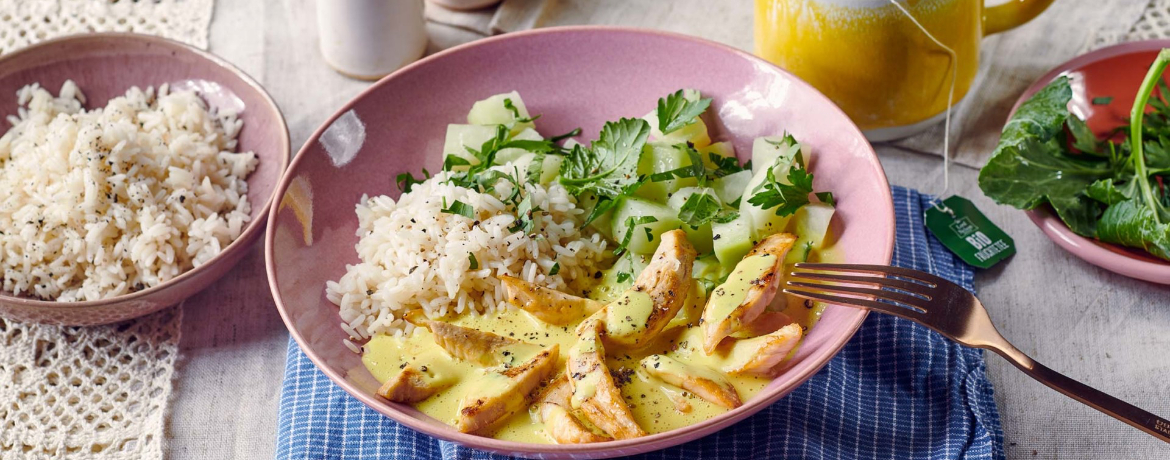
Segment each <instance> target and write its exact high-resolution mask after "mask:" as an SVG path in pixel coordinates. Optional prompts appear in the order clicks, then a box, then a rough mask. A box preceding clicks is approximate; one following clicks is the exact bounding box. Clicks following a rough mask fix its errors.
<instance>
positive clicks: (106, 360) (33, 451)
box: [0, 0, 213, 460]
mask: <svg viewBox="0 0 1170 460" xmlns="http://www.w3.org/2000/svg"><path fill="white" fill-rule="evenodd" d="M212 7H213V0H149V1H131V0H0V53H8V52H11V51H15V50H17V49H20V48H22V47H25V46H28V45H30V44H32V43H36V42H39V41H43V40H48V39H52V38H55V37H60V36H64V35H71V34H77V33H85V32H109V31H115V32H138V33H145V34H152V35H160V36H163V37H167V38H171V39H174V40H179V41H182V42H186V43H190V44H192V45H195V46H198V47H200V48H206V47H207V32H208V26H209V25H210V22H211V12H212ZM12 90H13V91H15V89H12ZM5 129H7V127H5ZM181 321H182V309H181V308H180V307H176V308H170V309H167V310H165V311H162V312H159V313H155V314H153V315H150V316H147V317H144V318H140V319H137V320H134V321H129V322H125V323H121V324H115V325H109V326H100V327H88V328H79V327H52V326H42V325H39V324H26V323H19V322H15V321H10V320H4V319H0V459H3V460H8V459H37V458H54V459H82V458H84V459H157V458H162V456H163V450H164V449H163V443H164V441H165V432H164V430H165V426H166V408H167V404H168V401H169V400H170V396H171V389H172V383H171V378H172V376H173V374H174V370H175V359H176V357H177V355H178V348H179V330H180V328H179V326H180V323H181Z"/></svg>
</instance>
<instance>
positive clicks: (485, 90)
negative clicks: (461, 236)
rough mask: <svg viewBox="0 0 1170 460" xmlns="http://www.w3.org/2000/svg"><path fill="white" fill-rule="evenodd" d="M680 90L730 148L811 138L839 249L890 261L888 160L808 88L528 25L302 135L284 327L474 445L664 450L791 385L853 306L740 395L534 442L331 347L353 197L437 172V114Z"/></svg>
mask: <svg viewBox="0 0 1170 460" xmlns="http://www.w3.org/2000/svg"><path fill="white" fill-rule="evenodd" d="M679 88H696V89H699V90H700V91H702V92H703V94H704V95H706V96H709V97H712V98H714V103H713V105H712V111H711V112H712V113H713V114H714V115H715V116H714V117H712V118H713V119H714V120H715V123H713V126H712V129H713V130H714V131H715V133H716V135H717V137H718V138H721V139H726V140H730V141H732V142H734V143H735V147H736V149H737V151H739V152H744V153H746V152H750V151H751V150H750V148H751V143H752V140H753V139H754V138H755V137H757V136H762V135H774V134H777V133H781V132H784V131H785V130H787V131H788V132H791V133H792V134H793V135H795V136H796V137H797V138H798V139H800V140H801V141H803V142H806V143H808V144H809V145H810V146H811V148H812V150H813V152H814V153H813V163H812V165H811V166H810V167H811V169H812V171H813V172H814V173H815V174H816V184H815V185H816V187H817V188H818V189H821V190H832V191H833V192H834V193H835V194H836V196H837V197H838V200H839V203H840V205H839V207H838V214H837V216H838V219H837V224H839V227H838V233H837V234H838V235H840V239H839V241H840V245H841V247H843V248H844V251H845V255H846V259H847V260H848V262H851V263H871V264H886V263H889V261H890V257H891V254H892V251H893V241H894V216H893V203H892V202H891V198H890V189H889V185H888V184H887V182H886V177H885V174H884V173H883V171H882V168H881V165H880V164H879V163H878V160H877V157H876V156H875V155H874V152H873V149H872V148H871V147H870V145H869V143H868V142H866V140H865V137H864V136H862V134H861V131H859V130H858V129H857V127H856V126H854V125H853V123H852V122H850V121H849V118H847V117H846V116H845V114H844V113H842V112H841V111H840V110H839V109H838V108H837V107H836V106H834V105H833V104H832V103H831V102H829V100H828V99H827V98H825V97H824V96H823V95H821V94H820V93H818V92H817V91H816V90H814V89H813V88H812V87H811V86H809V85H807V84H806V83H804V82H802V81H800V80H798V79H797V78H796V77H794V76H792V75H791V74H788V73H787V72H784V71H783V70H780V69H778V68H776V67H775V66H773V65H771V64H769V63H767V62H765V61H763V60H761V59H758V58H756V57H754V56H752V55H750V54H747V53H744V52H742V51H739V50H736V49H733V48H729V47H726V46H723V45H719V44H715V43H711V42H707V41H703V40H699V39H695V38H690V37H685V36H680V35H673V34H667V33H660V32H648V31H640V30H632V29H622V28H608V27H570V28H553V29H540V30H535V31H529V32H521V33H514V34H508V35H503V36H499V37H493V38H489V39H486V40H480V41H477V42H475V43H472V44H468V45H464V46H461V47H458V48H454V49H451V50H448V51H445V52H442V53H439V54H436V55H434V56H431V57H429V58H427V59H424V60H422V61H419V62H418V63H415V64H413V65H411V66H409V67H406V68H404V69H402V70H399V71H398V72H395V73H394V74H392V75H390V76H388V77H386V78H384V79H383V80H381V81H380V82H378V83H377V84H375V85H374V86H373V87H371V88H370V89H369V90H367V91H366V92H365V93H363V94H361V95H360V96H358V97H357V98H356V99H354V100H353V101H350V102H349V103H348V104H346V105H345V106H344V107H342V108H341V109H340V110H339V111H338V113H337V114H335V115H334V116H333V117H331V118H330V119H329V120H328V121H326V122H325V124H324V125H323V126H322V127H321V128H320V129H318V130H317V132H316V133H314V134H313V136H312V137H311V138H309V140H308V142H307V143H306V144H305V146H304V147H303V148H302V149H301V152H300V153H299V154H298V155H297V157H296V160H295V161H293V164H292V166H291V168H290V169H289V172H288V174H287V175H286V176H285V178H284V179H283V180H282V181H281V185H280V187H279V189H278V190H279V192H278V193H279V196H280V197H281V199H280V200H279V202H280V203H281V204H275V205H274V206H275V207H274V208H273V211H272V214H271V215H270V216H269V225H268V233H267V237H266V238H267V239H266V241H265V255H266V256H267V267H268V279H269V283H270V285H271V286H272V294H273V297H275V299H276V305H277V308H278V309H279V310H280V313H281V315H282V316H283V317H284V321H285V324H286V325H287V326H288V329H289V331H290V332H291V333H292V336H293V337H294V338H295V339H296V341H297V343H299V344H300V346H301V348H302V349H303V350H304V351H305V353H306V354H307V355H308V356H309V358H310V359H312V361H313V363H315V364H316V365H317V367H319V368H320V369H321V370H322V371H324V372H325V373H326V374H327V375H328V376H329V378H330V379H332V380H333V381H334V382H335V383H337V385H339V386H341V387H342V388H344V389H345V391H347V392H349V393H350V394H351V395H353V396H354V397H356V398H358V399H359V400H361V401H362V402H364V403H365V404H366V405H368V406H370V407H372V408H374V409H375V410H377V411H379V412H381V413H383V414H385V415H386V416H388V417H390V418H392V419H394V420H395V421H398V422H400V423H402V424H405V425H407V426H409V427H411V428H413V429H415V430H418V431H421V432H423V433H426V434H429V435H431V436H434V437H437V438H441V439H446V440H449V441H455V442H458V443H461V444H464V445H467V446H471V447H475V448H478V449H483V450H489V451H494V452H501V453H507V454H513V455H523V456H530V457H544V458H562V457H563V458H569V457H572V458H584V457H608V456H617V455H630V454H635V453H639V452H646V451H650V450H655V449H661V448H665V447H669V446H673V445H676V444H680V443H683V442H686V441H690V440H693V439H696V438H699V437H702V436H705V435H707V434H710V433H713V432H715V431H716V430H719V429H722V428H725V427H727V426H729V425H731V424H733V423H735V422H736V421H738V420H741V419H743V418H745V417H747V416H749V415H751V414H753V413H755V412H757V411H759V410H760V409H763V408H764V407H766V406H767V405H768V404H771V403H773V402H775V401H776V400H777V399H779V398H781V397H783V396H784V395H786V394H788V393H789V392H791V391H792V390H793V389H794V388H796V387H797V386H799V385H800V384H801V383H803V382H804V381H805V380H807V379H808V378H809V377H811V376H812V375H813V374H814V373H816V372H817V370H819V369H820V368H821V367H822V366H823V365H824V364H825V363H826V362H827V361H828V360H829V359H830V358H832V357H833V355H834V354H836V353H837V351H838V350H839V349H840V348H841V347H842V346H843V345H844V344H845V342H846V341H848V340H849V338H850V337H851V336H852V335H853V332H854V331H855V330H856V329H857V327H858V326H859V325H860V324H861V322H862V320H863V319H864V318H865V312H864V311H862V310H857V309H851V308H844V307H829V308H827V309H826V310H825V313H824V316H823V318H822V319H821V321H820V323H819V324H818V325H817V327H815V328H813V329H812V331H811V333H810V334H809V335H808V337H807V339H806V340H805V342H804V344H803V345H802V346H801V347H800V350H799V352H798V353H797V354H796V356H795V358H794V359H793V360H792V361H791V363H790V364H789V368H788V370H787V372H785V373H784V374H783V375H781V376H780V377H778V378H777V379H776V380H775V381H773V382H772V383H771V384H770V385H768V387H767V388H765V389H764V390H763V391H762V392H761V394H759V395H758V396H756V397H755V398H753V399H751V400H750V401H747V403H746V404H745V405H744V406H742V407H740V408H738V409H735V410H732V411H729V412H727V413H725V414H722V415H720V416H718V417H715V418H712V419H710V420H707V421H705V422H702V423H699V424H696V425H692V426H689V427H686V428H682V429H678V430H674V431H670V432H667V433H661V434H656V435H653V436H647V437H643V438H638V439H631V440H624V441H612V442H605V443H599V444H588V445H543V444H526V443H518V442H509V441H500V440H496V439H491V438H485V437H480V436H473V435H469V434H463V433H459V432H457V431H455V430H454V429H452V428H451V427H449V426H447V425H445V424H443V423H441V422H439V421H437V420H434V419H432V418H430V417H428V416H426V415H424V414H422V413H420V412H418V411H416V410H414V409H413V408H411V407H410V406H406V405H401V404H394V403H389V402H386V401H385V400H383V399H381V398H378V397H377V396H375V395H374V391H375V390H376V389H377V387H378V382H376V381H375V380H374V379H373V377H372V376H371V375H370V373H369V372H368V371H366V369H365V368H364V367H362V364H361V361H360V359H359V357H358V355H356V354H354V353H353V352H351V351H350V350H349V349H348V348H346V347H345V346H343V345H342V339H344V338H345V337H346V335H345V333H344V332H343V331H342V330H341V328H340V327H339V326H338V324H339V323H340V318H339V317H338V315H337V307H336V306H334V305H333V304H331V303H329V301H328V300H327V299H326V298H325V293H324V291H325V281H326V280H336V279H337V278H339V277H340V276H341V274H342V273H344V270H345V265H346V264H347V263H356V262H357V261H358V259H357V254H356V252H355V251H354V244H355V243H356V242H357V236H355V234H354V232H355V231H356V229H357V217H356V215H355V214H354V205H355V204H356V203H357V202H358V200H359V199H360V198H361V196H362V194H370V195H376V194H388V195H390V196H397V195H398V191H397V188H396V187H395V185H394V177H395V175H397V174H399V173H402V172H412V173H415V174H417V173H419V171H420V170H421V169H422V168H424V167H425V168H427V169H429V170H430V171H436V170H438V169H439V166H440V163H441V158H440V151H441V147H442V143H443V138H444V132H445V131H446V127H447V124H448V123H462V122H465V120H466V118H465V117H466V114H467V110H468V109H469V108H470V106H471V104H472V103H473V102H475V101H476V100H479V99H482V98H484V97H487V96H490V95H492V94H497V93H502V92H507V91H511V90H514V89H515V90H519V91H520V92H521V95H522V96H524V101H525V103H526V104H527V105H528V108H529V110H530V111H531V112H532V113H534V114H542V117H541V119H540V121H539V122H538V128H539V129H540V130H541V131H542V132H543V133H546V134H547V133H560V132H566V131H569V130H571V129H573V128H576V127H578V126H580V127H581V128H582V129H583V130H584V133H587V134H586V136H583V137H585V138H593V137H594V136H596V133H597V132H598V130H600V128H601V125H602V123H603V122H604V121H605V120H611V119H615V118H617V117H619V116H625V117H630V116H641V115H643V114H645V113H646V112H648V111H649V110H650V109H651V108H653V107H654V106H655V102H656V100H657V98H659V97H661V96H663V95H665V94H668V93H670V92H673V91H675V90H677V89H679ZM297 202H299V203H300V204H298V205H295V206H294V205H293V203H297Z"/></svg>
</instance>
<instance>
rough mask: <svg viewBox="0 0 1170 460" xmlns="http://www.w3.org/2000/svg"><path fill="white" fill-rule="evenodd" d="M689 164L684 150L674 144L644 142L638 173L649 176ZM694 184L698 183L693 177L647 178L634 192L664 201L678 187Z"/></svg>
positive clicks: (654, 199) (650, 198)
mask: <svg viewBox="0 0 1170 460" xmlns="http://www.w3.org/2000/svg"><path fill="white" fill-rule="evenodd" d="M690 165H691V157H690V156H689V155H687V154H686V152H685V151H684V150H682V149H679V148H676V147H675V146H674V145H670V144H662V143H659V142H652V143H648V144H646V147H644V148H643V149H642V157H641V158H640V159H639V160H638V174H639V175H645V176H647V177H649V176H650V175H652V174H655V173H662V172H666V171H672V170H675V169H678V168H681V167H683V166H690ZM696 184H698V179H695V178H693V177H684V178H682V179H669V180H661V181H654V180H648V181H647V182H646V183H645V184H642V186H641V187H638V190H637V191H636V192H634V194H635V195H637V196H640V197H642V198H646V199H649V200H652V201H657V202H659V203H665V202H666V199H667V198H669V196H670V194H672V193H674V192H675V191H677V190H678V189H680V188H683V187H690V186H694V185H696Z"/></svg>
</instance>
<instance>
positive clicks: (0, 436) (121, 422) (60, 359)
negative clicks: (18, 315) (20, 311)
mask: <svg viewBox="0 0 1170 460" xmlns="http://www.w3.org/2000/svg"><path fill="white" fill-rule="evenodd" d="M181 315H182V308H178V307H177V308H168V309H166V310H164V311H161V312H159V313H155V314H153V315H150V316H147V317H144V318H140V319H138V320H135V321H130V322H126V323H121V324H115V325H109V326H98V327H47V326H41V325H35V324H24V323H18V322H15V321H10V320H5V319H2V318H0V354H2V355H0V458H3V459H5V460H8V459H18V458H19V459H29V458H55V459H146V458H162V452H163V450H162V444H163V443H162V441H163V439H162V436H163V435H164V434H163V427H164V424H165V419H164V416H165V415H166V410H165V409H166V405H167V401H168V399H169V398H170V394H171V377H172V374H173V373H174V370H175V356H176V354H177V353H178V348H179V324H180V322H181V319H180V317H181Z"/></svg>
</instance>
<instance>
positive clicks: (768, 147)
mask: <svg viewBox="0 0 1170 460" xmlns="http://www.w3.org/2000/svg"><path fill="white" fill-rule="evenodd" d="M800 148H801V146H800V144H799V143H793V142H792V139H791V138H787V137H786V136H765V137H757V138H756V140H755V142H754V143H752V174H759V173H760V172H761V171H763V170H764V168H766V167H768V166H773V165H775V164H776V163H777V161H776V160H777V159H778V158H783V160H781V161H780V163H782V164H790V163H791V162H792V159H793V158H796V152H797V151H799V150H800ZM805 160H807V158H806V159H805ZM783 170H784V171H787V170H788V167H787V166H785V167H784V168H783ZM776 173H777V174H776V175H777V177H779V176H780V175H781V174H780V173H781V170H780V169H779V168H778V169H777V171H776Z"/></svg>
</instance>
